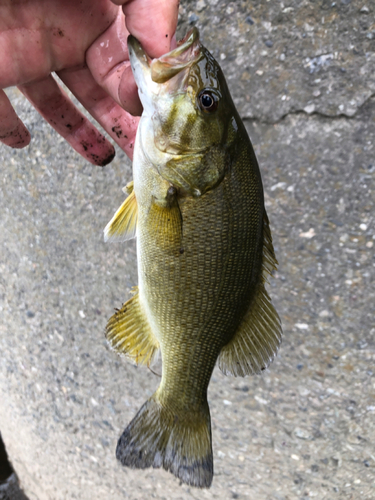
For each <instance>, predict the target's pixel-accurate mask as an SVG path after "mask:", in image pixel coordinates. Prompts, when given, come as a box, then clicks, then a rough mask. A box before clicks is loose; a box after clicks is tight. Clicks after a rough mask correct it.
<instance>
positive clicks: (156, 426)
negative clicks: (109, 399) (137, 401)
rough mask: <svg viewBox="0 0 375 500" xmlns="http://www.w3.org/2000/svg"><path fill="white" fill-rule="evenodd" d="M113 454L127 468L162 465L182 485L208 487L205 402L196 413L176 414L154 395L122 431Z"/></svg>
mask: <svg viewBox="0 0 375 500" xmlns="http://www.w3.org/2000/svg"><path fill="white" fill-rule="evenodd" d="M116 457H117V459H118V460H119V461H120V462H121V463H122V464H123V465H126V466H127V467H131V468H133V469H145V468H147V467H154V468H158V467H164V469H165V470H167V471H170V472H172V474H174V475H175V476H176V477H178V478H179V479H180V480H181V481H182V482H184V483H186V484H189V485H191V486H196V487H198V488H209V487H210V486H211V483H212V477H213V458H212V444H211V421H210V412H209V408H208V404H207V403H206V405H205V407H203V408H202V409H201V410H200V411H197V412H185V413H183V412H181V413H180V412H178V413H176V412H175V411H174V410H173V409H170V408H166V407H164V406H162V405H161V404H160V402H159V401H158V399H157V395H156V394H154V395H153V396H152V397H151V398H150V399H149V400H148V401H146V403H145V404H144V405H143V406H142V407H141V409H140V410H139V412H138V413H137V415H136V416H135V417H134V419H133V420H132V421H131V422H130V424H129V425H128V427H127V428H126V429H125V430H124V432H123V434H122V436H121V437H120V439H119V441H118V443H117V449H116Z"/></svg>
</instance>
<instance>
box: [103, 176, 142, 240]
mask: <svg viewBox="0 0 375 500" xmlns="http://www.w3.org/2000/svg"><path fill="white" fill-rule="evenodd" d="M125 190H126V192H128V193H129V196H128V197H127V198H126V200H125V201H124V203H123V204H122V205H121V207H120V208H119V209H118V210H117V212H116V213H115V215H114V216H113V217H112V219H111V220H110V221H109V222H108V224H107V225H106V227H105V229H104V241H127V240H131V239H132V238H134V237H135V234H136V230H137V219H138V207H137V200H136V197H135V193H134V191H133V181H132V182H129V184H127V186H126V187H125Z"/></svg>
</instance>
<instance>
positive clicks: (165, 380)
mask: <svg viewBox="0 0 375 500" xmlns="http://www.w3.org/2000/svg"><path fill="white" fill-rule="evenodd" d="M128 45H129V54H130V60H131V64H132V68H133V72H134V76H135V79H136V82H137V85H138V87H139V94H140V98H141V100H142V104H143V106H144V113H143V115H142V118H141V121H140V124H139V129H138V132H137V138H136V143H135V149H134V161H133V175H134V181H133V183H131V184H130V185H128V192H129V193H130V194H129V197H128V198H127V199H126V200H125V202H124V204H123V205H122V206H121V207H120V209H119V210H118V212H117V213H116V214H115V216H114V218H113V219H112V221H111V222H110V223H109V224H108V226H107V228H106V230H105V234H106V239H111V238H113V239H127V238H129V237H133V236H134V235H135V233H136V235H137V257H138V279H139V282H138V287H137V288H136V289H135V293H134V296H133V297H132V298H131V299H130V300H129V301H128V302H127V303H125V304H124V306H123V307H122V309H121V310H119V311H117V312H116V313H115V314H114V315H113V317H112V318H111V319H110V321H109V323H108V326H107V332H106V336H107V339H108V341H109V343H110V344H111V346H112V347H113V348H114V349H115V350H117V351H118V352H120V353H123V354H126V355H127V356H129V357H131V358H132V359H134V360H135V361H136V362H137V363H142V364H149V363H150V362H151V360H152V358H153V356H154V354H155V353H156V351H157V350H158V349H160V351H161V354H162V362H163V372H162V378H161V383H160V386H159V388H158V389H157V391H156V392H155V394H154V395H153V396H152V397H151V398H150V399H149V400H148V401H147V402H146V403H145V404H144V405H143V406H142V408H141V409H140V411H139V412H138V413H137V415H136V416H135V418H134V419H133V421H132V422H131V423H130V424H129V426H128V427H127V428H126V429H125V431H124V433H123V434H122V436H121V438H120V440H119V442H118V446H117V452H116V453H117V458H118V459H119V460H120V461H121V462H122V464H123V465H126V466H129V467H136V468H145V467H150V466H153V467H164V468H165V469H166V470H169V471H171V472H172V473H173V474H175V475H176V476H177V477H178V478H180V479H181V480H182V481H183V482H185V483H188V484H190V485H193V486H197V487H209V486H210V485H211V482H212V477H213V458H212V444H211V425H210V413H209V408H208V403H207V387H208V384H209V381H210V378H211V375H212V371H213V369H214V367H215V364H216V362H217V361H218V364H219V367H220V369H221V370H222V371H223V372H224V373H225V374H232V375H234V376H245V375H247V374H252V373H259V372H261V371H262V370H264V369H265V368H266V367H267V366H268V365H269V363H270V362H271V361H272V359H273V358H274V356H275V355H276V352H277V350H278V347H279V345H280V342H281V335H282V332H281V326H280V321H279V318H278V315H277V313H276V311H275V309H274V308H273V306H272V303H271V300H270V298H269V296H268V294H267V292H266V290H265V286H264V284H265V280H266V276H267V274H269V273H271V272H272V270H273V269H275V268H276V264H277V262H276V259H275V255H274V251H273V247H272V238H271V233H270V228H269V224H268V219H267V215H266V211H265V208H264V201H263V188H262V182H261V177H260V173H259V168H258V164H257V160H256V157H255V154H254V151H253V148H252V145H251V142H250V139H249V138H248V135H247V132H246V130H245V127H244V125H243V123H242V121H241V119H240V117H239V115H238V113H237V111H236V109H235V107H234V104H233V102H232V99H231V97H230V94H229V91H228V88H227V85H226V82H225V79H224V76H223V74H222V72H221V69H220V67H219V66H218V64H217V62H216V61H215V59H214V58H213V57H212V55H211V54H210V53H209V52H208V51H207V50H206V49H205V48H204V47H203V46H202V45H201V44H200V42H199V35H198V32H197V30H196V29H194V30H193V31H192V32H190V33H189V34H188V35H187V36H186V37H185V39H184V40H183V41H182V42H180V44H179V45H178V47H177V48H176V49H175V50H174V51H172V52H170V53H169V54H166V55H165V56H163V57H161V58H159V59H157V60H154V61H150V60H149V58H148V57H147V55H146V54H145V53H144V52H143V50H142V48H141V46H140V44H139V43H138V42H137V40H136V39H134V38H133V37H130V38H129V41H128Z"/></svg>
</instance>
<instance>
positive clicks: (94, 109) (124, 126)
mask: <svg viewBox="0 0 375 500" xmlns="http://www.w3.org/2000/svg"><path fill="white" fill-rule="evenodd" d="M58 76H59V77H60V78H61V80H62V81H63V82H64V83H65V85H66V86H67V87H68V88H69V90H70V91H71V92H72V93H73V94H74V95H75V96H76V98H77V99H78V100H79V101H80V103H81V104H82V105H83V106H84V107H85V108H86V109H87V111H88V112H89V113H90V114H91V115H92V116H93V117H94V118H95V120H97V121H98V122H99V123H100V125H101V126H102V127H103V128H104V130H105V131H106V132H107V133H108V134H109V135H110V136H111V137H112V138H113V139H114V141H115V142H117V144H118V145H119V146H120V147H121V148H122V149H123V150H124V151H125V153H126V154H127V155H128V156H129V158H130V159H132V158H133V148H134V141H135V135H136V132H137V127H138V122H139V118H138V117H134V116H131V115H130V114H129V113H127V112H126V111H125V110H124V109H123V108H122V107H121V106H120V105H119V104H118V103H117V102H115V100H114V99H113V98H112V97H111V96H109V95H108V94H107V92H106V91H105V90H103V89H102V88H101V87H100V86H99V85H98V84H97V83H96V81H95V80H94V78H93V76H92V74H91V72H90V70H89V68H81V69H78V70H75V71H71V70H64V71H60V72H59V73H58Z"/></svg>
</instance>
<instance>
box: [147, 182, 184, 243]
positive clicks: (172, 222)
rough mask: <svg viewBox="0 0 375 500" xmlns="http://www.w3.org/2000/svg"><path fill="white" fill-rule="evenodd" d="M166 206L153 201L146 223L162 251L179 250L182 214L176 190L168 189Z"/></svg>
mask: <svg viewBox="0 0 375 500" xmlns="http://www.w3.org/2000/svg"><path fill="white" fill-rule="evenodd" d="M165 200H166V203H167V204H166V206H161V205H159V204H158V203H157V202H156V201H154V202H153V203H152V205H151V208H150V211H149V213H148V225H149V227H150V228H151V229H152V231H153V233H154V235H155V238H154V240H155V243H156V244H157V245H158V246H159V247H160V248H163V249H164V251H166V252H168V251H171V252H175V251H177V252H178V251H179V249H180V246H181V239H182V216H181V211H180V207H179V205H178V201H177V190H176V188H174V187H173V186H171V187H170V188H169V189H168V192H167V195H166V198H165Z"/></svg>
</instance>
